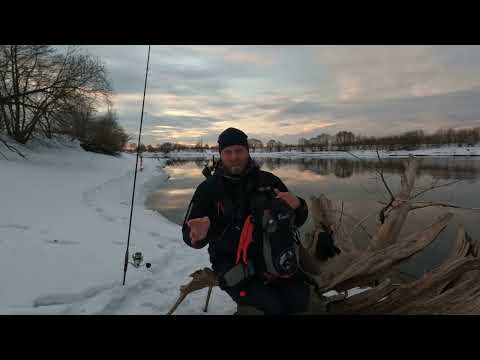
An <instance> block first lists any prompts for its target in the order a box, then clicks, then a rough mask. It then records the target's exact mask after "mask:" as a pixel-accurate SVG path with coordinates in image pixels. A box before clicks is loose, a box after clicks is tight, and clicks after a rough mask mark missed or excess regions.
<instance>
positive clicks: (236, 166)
mask: <svg viewBox="0 0 480 360" xmlns="http://www.w3.org/2000/svg"><path fill="white" fill-rule="evenodd" d="M220 157H221V158H222V163H223V167H224V168H225V170H226V171H227V173H229V174H230V175H240V174H241V173H242V172H243V171H244V170H245V168H246V167H247V164H248V158H249V155H248V151H247V149H246V148H245V147H244V146H242V145H230V146H227V147H226V148H224V149H223V150H222V152H221V153H220Z"/></svg>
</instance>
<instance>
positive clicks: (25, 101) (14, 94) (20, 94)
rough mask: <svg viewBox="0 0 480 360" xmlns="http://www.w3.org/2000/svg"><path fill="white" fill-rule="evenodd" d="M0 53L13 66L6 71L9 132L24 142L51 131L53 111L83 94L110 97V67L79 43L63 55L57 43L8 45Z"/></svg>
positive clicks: (1, 97) (2, 79) (2, 105)
mask: <svg viewBox="0 0 480 360" xmlns="http://www.w3.org/2000/svg"><path fill="white" fill-rule="evenodd" d="M0 57H1V60H0V62H2V64H3V63H6V64H7V66H6V67H5V66H3V69H4V71H1V72H0V113H1V116H2V119H3V122H4V125H5V128H6V131H7V134H8V135H9V136H11V137H12V138H14V139H15V140H17V141H18V142H20V143H22V144H24V143H26V142H28V141H29V140H30V139H31V137H32V135H33V134H34V132H36V131H38V130H39V129H40V128H41V130H42V131H43V132H44V133H46V135H51V133H52V131H53V128H54V127H55V125H56V124H54V123H53V122H54V121H55V120H56V119H58V118H55V117H54V116H53V115H54V114H55V113H58V112H59V111H60V110H61V109H64V108H65V107H66V106H68V104H71V103H72V102H75V101H77V99H78V98H89V99H91V100H95V101H96V100H99V99H100V98H103V99H105V100H106V101H108V95H109V92H110V91H111V87H110V84H109V81H108V78H107V75H106V70H105V67H104V65H103V64H102V63H101V62H100V60H99V59H97V58H94V57H92V56H91V55H87V54H83V53H81V51H80V50H79V48H78V47H69V48H68V49H67V50H66V52H65V53H59V52H58V51H57V50H56V49H54V48H53V47H51V46H43V45H25V46H24V45H3V46H2V47H1V48H0ZM5 69H6V71H5Z"/></svg>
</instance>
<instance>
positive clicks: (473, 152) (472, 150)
mask: <svg viewBox="0 0 480 360" xmlns="http://www.w3.org/2000/svg"><path fill="white" fill-rule="evenodd" d="M350 152H351V153H352V154H354V155H356V156H358V157H361V158H366V159H367V158H370V159H371V158H377V153H376V151H372V150H352V151H350ZM250 154H251V155H252V157H254V158H286V159H289V158H305V157H308V158H310V157H314V158H328V159H331V158H338V159H340V158H345V159H354V157H353V156H352V155H351V154H349V153H347V152H344V151H318V152H300V151H283V152H251V153H250ZM160 155H161V156H163V154H160ZM213 155H215V157H218V153H217V152H213V151H206V152H203V153H200V152H180V151H179V152H171V153H169V154H168V155H167V157H170V158H192V157H205V158H212V156H213ZM379 155H380V156H381V157H382V158H385V157H408V156H409V155H415V156H480V145H477V146H470V147H458V146H442V147H439V148H432V149H420V150H411V151H407V150H401V151H379ZM145 156H153V154H150V153H145Z"/></svg>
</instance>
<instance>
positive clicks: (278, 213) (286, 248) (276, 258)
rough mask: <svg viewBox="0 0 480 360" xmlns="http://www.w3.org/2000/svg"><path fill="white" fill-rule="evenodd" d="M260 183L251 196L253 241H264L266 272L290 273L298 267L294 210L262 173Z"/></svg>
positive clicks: (297, 240) (275, 273)
mask: <svg viewBox="0 0 480 360" xmlns="http://www.w3.org/2000/svg"><path fill="white" fill-rule="evenodd" d="M259 180H260V181H259V183H260V186H259V187H258V189H257V191H256V192H255V193H254V194H253V196H252V199H251V211H252V215H253V218H254V229H255V230H254V234H255V235H254V241H260V242H261V249H262V251H261V252H262V257H263V261H264V264H263V265H264V269H263V270H264V273H265V275H267V276H271V277H291V276H293V275H295V274H296V273H297V271H298V251H297V248H298V247H297V244H298V243H299V234H298V229H297V227H296V226H295V211H294V210H293V209H292V208H291V207H290V206H289V205H288V204H286V203H285V202H284V201H283V200H280V199H277V198H276V194H275V192H274V190H273V189H272V188H271V187H270V186H266V185H265V181H264V180H265V179H264V178H263V173H260V179H259Z"/></svg>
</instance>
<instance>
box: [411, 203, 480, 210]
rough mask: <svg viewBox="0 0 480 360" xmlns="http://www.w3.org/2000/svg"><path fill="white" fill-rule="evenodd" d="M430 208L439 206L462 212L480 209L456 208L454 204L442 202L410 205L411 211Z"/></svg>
mask: <svg viewBox="0 0 480 360" xmlns="http://www.w3.org/2000/svg"><path fill="white" fill-rule="evenodd" d="M430 206H439V207H449V208H454V209H462V210H480V208H468V207H463V206H458V205H454V204H448V203H443V202H417V203H415V204H412V205H410V209H411V210H417V209H423V208H426V207H430Z"/></svg>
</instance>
